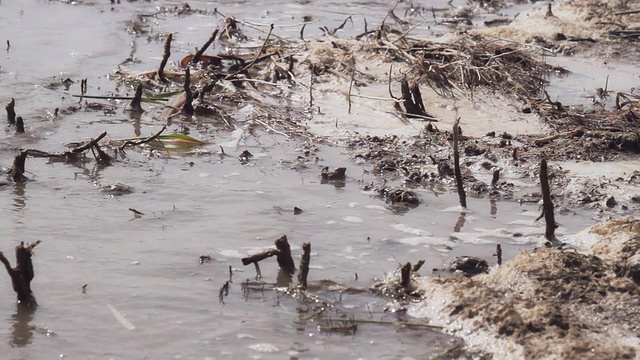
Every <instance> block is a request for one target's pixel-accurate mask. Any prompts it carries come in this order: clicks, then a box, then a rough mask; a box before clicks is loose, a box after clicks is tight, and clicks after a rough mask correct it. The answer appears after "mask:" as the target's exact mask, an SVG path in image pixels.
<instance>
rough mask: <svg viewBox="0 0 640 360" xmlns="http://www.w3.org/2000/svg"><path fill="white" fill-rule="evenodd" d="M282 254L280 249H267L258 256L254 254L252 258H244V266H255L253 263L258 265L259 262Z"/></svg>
mask: <svg viewBox="0 0 640 360" xmlns="http://www.w3.org/2000/svg"><path fill="white" fill-rule="evenodd" d="M279 253H280V251H279V250H278V249H267V250H264V251H262V252H259V253H257V254H253V255H250V256H247V257H245V258H242V265H244V266H247V265H249V264H253V263H256V264H257V263H258V262H259V261H262V260H264V259H266V258H269V257H272V256H275V255H278V254H279Z"/></svg>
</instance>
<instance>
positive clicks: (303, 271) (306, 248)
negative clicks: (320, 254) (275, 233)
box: [298, 242, 311, 290]
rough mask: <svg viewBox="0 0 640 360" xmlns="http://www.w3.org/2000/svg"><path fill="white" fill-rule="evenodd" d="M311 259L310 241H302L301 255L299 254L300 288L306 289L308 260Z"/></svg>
mask: <svg viewBox="0 0 640 360" xmlns="http://www.w3.org/2000/svg"><path fill="white" fill-rule="evenodd" d="M310 261H311V243H308V242H305V243H302V256H300V273H298V283H299V284H300V288H302V290H306V289H307V277H308V276H309V262H310Z"/></svg>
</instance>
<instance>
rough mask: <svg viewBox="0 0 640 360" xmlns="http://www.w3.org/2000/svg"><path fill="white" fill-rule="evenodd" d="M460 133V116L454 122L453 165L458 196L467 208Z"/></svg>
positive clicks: (462, 204)
mask: <svg viewBox="0 0 640 360" xmlns="http://www.w3.org/2000/svg"><path fill="white" fill-rule="evenodd" d="M458 135H460V118H457V119H456V122H455V124H453V166H454V170H453V171H454V174H455V177H456V187H457V188H458V197H459V198H460V206H462V207H463V208H465V209H466V208H467V194H466V193H465V192H464V184H463V183H462V172H461V171H460V153H459V151H458Z"/></svg>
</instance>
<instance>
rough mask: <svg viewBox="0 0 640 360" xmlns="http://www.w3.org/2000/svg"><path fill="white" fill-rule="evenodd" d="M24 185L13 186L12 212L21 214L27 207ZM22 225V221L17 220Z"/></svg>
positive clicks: (25, 185)
mask: <svg viewBox="0 0 640 360" xmlns="http://www.w3.org/2000/svg"><path fill="white" fill-rule="evenodd" d="M26 188H27V184H26V183H15V185H14V186H13V195H15V196H14V197H13V211H15V212H22V211H23V210H24V209H25V207H26V206H27V197H26V196H25V189H26ZM18 222H19V223H22V220H18Z"/></svg>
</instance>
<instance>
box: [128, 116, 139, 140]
mask: <svg viewBox="0 0 640 360" xmlns="http://www.w3.org/2000/svg"><path fill="white" fill-rule="evenodd" d="M127 115H129V119H131V120H132V121H133V133H134V134H136V136H141V134H142V131H141V130H140V119H141V118H142V112H140V111H127Z"/></svg>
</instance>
